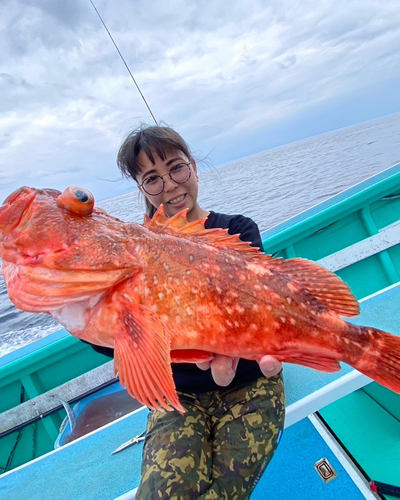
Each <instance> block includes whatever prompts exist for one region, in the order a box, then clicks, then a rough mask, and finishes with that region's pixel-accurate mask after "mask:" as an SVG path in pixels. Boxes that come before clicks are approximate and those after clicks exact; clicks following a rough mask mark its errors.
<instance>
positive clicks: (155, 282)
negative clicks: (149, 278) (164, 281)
mask: <svg viewBox="0 0 400 500" xmlns="http://www.w3.org/2000/svg"><path fill="white" fill-rule="evenodd" d="M158 282H159V280H158V276H154V277H153V283H154V284H155V285H158Z"/></svg>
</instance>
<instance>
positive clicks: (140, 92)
mask: <svg viewBox="0 0 400 500" xmlns="http://www.w3.org/2000/svg"><path fill="white" fill-rule="evenodd" d="M90 3H91V4H92V6H93V8H94V10H95V11H96V14H97V15H98V16H99V18H100V21H101V22H102V24H103V26H104V28H105V29H106V31H107V33H108V36H109V37H110V38H111V41H112V43H113V44H114V46H115V48H116V49H117V52H118V54H119V56H120V58H121V59H122V62H123V63H124V64H125V67H126V69H127V70H128V73H129V74H130V75H131V78H132V80H133V83H134V84H135V85H136V88H137V89H138V91H139V94H140V95H141V96H142V99H143V101H144V103H145V104H146V106H147V109H148V110H149V112H150V114H151V116H152V118H153V120H154V121H155V124H156V125H158V123H157V120H156V118H155V116H154V115H153V112H152V111H151V109H150V106H149V105H148V103H147V101H146V98H145V97H144V95H143V93H142V91H141V90H140V87H139V85H138V84H137V82H136V80H135V78H134V76H133V75H132V72H131V70H130V69H129V66H128V64H127V63H126V61H125V59H124V56H123V55H122V54H121V51H120V50H119V48H118V45H117V44H116V43H115V40H114V38H113V37H112V35H111V33H110V31H109V29H108V28H107V26H106V23H105V22H104V21H103V18H102V17H101V15H100V13H99V11H98V10H97V9H96V6H95V4H94V3H93V2H92V0H90Z"/></svg>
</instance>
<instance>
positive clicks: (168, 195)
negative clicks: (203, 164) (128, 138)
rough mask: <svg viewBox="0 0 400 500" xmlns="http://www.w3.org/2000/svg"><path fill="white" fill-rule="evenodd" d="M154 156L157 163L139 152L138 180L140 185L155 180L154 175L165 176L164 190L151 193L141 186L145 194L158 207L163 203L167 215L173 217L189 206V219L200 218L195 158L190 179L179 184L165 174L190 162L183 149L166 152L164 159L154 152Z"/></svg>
mask: <svg viewBox="0 0 400 500" xmlns="http://www.w3.org/2000/svg"><path fill="white" fill-rule="evenodd" d="M153 158H154V161H155V163H152V162H151V161H150V159H149V158H148V157H147V155H146V154H145V153H144V151H141V152H140V153H139V156H138V161H139V164H140V165H141V167H142V169H141V172H140V174H139V175H138V176H137V179H136V180H137V182H138V183H139V185H141V184H143V182H145V181H146V179H149V178H151V179H152V180H153V179H154V177H153V176H156V175H159V176H163V180H164V190H163V192H162V193H160V194H157V195H150V194H148V193H146V191H145V190H144V189H143V187H139V189H140V190H141V192H142V193H143V195H144V196H145V197H146V198H147V199H148V200H149V201H150V203H151V204H152V205H154V207H156V208H158V207H159V206H160V205H161V204H163V205H164V210H165V214H166V215H167V217H172V216H173V215H175V214H176V213H178V212H180V211H181V210H183V209H184V208H188V209H189V212H188V220H189V221H193V220H196V219H198V218H200V216H201V213H200V210H201V209H200V207H199V205H198V203H197V195H198V182H197V166H196V162H195V161H194V160H192V161H191V162H190V165H189V168H190V170H191V172H190V177H189V179H188V180H187V181H186V182H184V183H183V184H177V183H176V182H174V181H173V180H172V179H171V178H170V176H169V175H165V174H168V173H169V172H171V169H172V171H173V170H174V168H176V166H177V165H179V164H182V163H186V164H187V163H189V158H187V156H186V155H185V154H184V153H182V151H171V152H170V153H166V156H165V159H164V160H162V159H161V158H160V157H159V156H157V155H156V154H154V153H153ZM172 175H173V174H172Z"/></svg>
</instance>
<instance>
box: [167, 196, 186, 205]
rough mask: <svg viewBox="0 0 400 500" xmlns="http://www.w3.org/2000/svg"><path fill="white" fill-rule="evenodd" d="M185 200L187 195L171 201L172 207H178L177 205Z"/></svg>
mask: <svg viewBox="0 0 400 500" xmlns="http://www.w3.org/2000/svg"><path fill="white" fill-rule="evenodd" d="M184 199H185V195H184V194H183V195H182V196H179V197H178V198H175V199H173V200H171V201H170V203H171V205H176V204H177V203H180V202H181V201H183V200H184Z"/></svg>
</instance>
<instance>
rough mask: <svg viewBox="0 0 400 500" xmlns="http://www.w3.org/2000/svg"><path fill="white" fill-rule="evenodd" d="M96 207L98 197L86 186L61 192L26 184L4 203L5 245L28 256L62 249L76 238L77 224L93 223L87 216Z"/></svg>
mask: <svg viewBox="0 0 400 500" xmlns="http://www.w3.org/2000/svg"><path fill="white" fill-rule="evenodd" d="M93 211H94V197H93V195H92V194H91V193H90V192H89V191H87V190H86V189H83V188H79V187H70V188H68V189H66V190H65V191H64V193H61V192H60V191H58V190H56V189H36V188H31V187H26V186H25V187H22V188H20V189H18V190H16V191H14V192H13V193H12V194H11V195H9V196H8V197H7V198H6V200H5V201H4V203H3V205H2V206H1V207H0V241H1V242H2V243H3V245H2V248H3V250H5V249H11V248H12V249H14V251H15V253H16V254H18V255H19V256H20V257H22V258H23V256H25V257H26V258H27V259H28V260H30V259H29V257H32V256H39V255H44V254H50V253H55V252H59V251H60V250H62V249H63V248H66V245H68V244H71V243H73V242H74V241H75V240H76V232H77V229H76V228H77V227H79V226H82V225H85V227H87V224H88V222H89V224H90V220H89V219H86V220H85V218H84V217H85V216H90V215H91V214H93ZM78 220H79V222H78V224H77V223H76V222H77V221H78ZM78 244H79V243H78ZM0 256H2V255H1V254H0Z"/></svg>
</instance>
